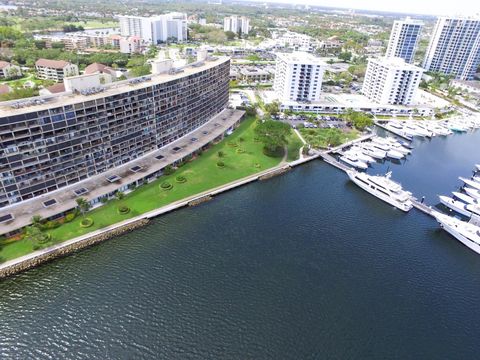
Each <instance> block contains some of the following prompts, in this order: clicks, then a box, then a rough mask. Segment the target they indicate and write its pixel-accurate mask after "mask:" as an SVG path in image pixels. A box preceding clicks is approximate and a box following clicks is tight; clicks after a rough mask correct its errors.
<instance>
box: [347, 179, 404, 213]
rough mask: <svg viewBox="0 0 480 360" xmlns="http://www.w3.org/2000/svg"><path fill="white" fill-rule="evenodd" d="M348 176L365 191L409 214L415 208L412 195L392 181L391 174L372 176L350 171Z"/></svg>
mask: <svg viewBox="0 0 480 360" xmlns="http://www.w3.org/2000/svg"><path fill="white" fill-rule="evenodd" d="M347 175H348V177H349V178H350V180H352V181H353V182H354V183H355V184H357V185H358V186H359V187H361V188H362V189H363V190H365V191H367V192H369V193H370V194H372V195H374V196H376V197H377V198H379V199H380V200H383V201H385V202H386V203H388V204H390V205H393V206H395V207H396V208H398V209H400V210H402V211H405V212H408V211H410V209H411V208H412V207H413V205H412V201H411V198H412V194H411V193H410V192H408V191H405V190H403V189H402V186H401V185H400V184H398V183H396V182H395V181H393V180H391V179H390V177H391V175H392V173H391V172H388V173H387V174H386V175H385V176H372V175H368V174H366V173H360V172H357V171H355V170H348V171H347Z"/></svg>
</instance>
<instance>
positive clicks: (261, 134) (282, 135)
mask: <svg viewBox="0 0 480 360" xmlns="http://www.w3.org/2000/svg"><path fill="white" fill-rule="evenodd" d="M290 133H291V128H290V125H288V124H285V123H283V122H280V121H275V120H265V121H262V122H260V123H259V124H258V125H257V127H256V128H255V134H256V136H257V139H258V140H259V141H260V142H262V143H263V145H264V150H265V152H266V154H271V155H273V154H277V153H278V152H279V150H281V149H282V148H283V147H284V146H285V145H287V144H288V140H287V137H288V135H290Z"/></svg>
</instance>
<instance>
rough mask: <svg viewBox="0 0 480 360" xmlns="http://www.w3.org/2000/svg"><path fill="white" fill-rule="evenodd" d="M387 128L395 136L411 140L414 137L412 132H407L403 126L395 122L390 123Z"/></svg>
mask: <svg viewBox="0 0 480 360" xmlns="http://www.w3.org/2000/svg"><path fill="white" fill-rule="evenodd" d="M385 128H386V129H387V130H388V131H390V132H392V133H394V134H395V135H398V136H402V137H406V138H411V137H412V136H413V135H414V134H413V133H412V132H409V131H406V130H405V129H404V128H403V125H402V124H399V123H397V122H393V121H390V122H389V123H388V124H387V125H385Z"/></svg>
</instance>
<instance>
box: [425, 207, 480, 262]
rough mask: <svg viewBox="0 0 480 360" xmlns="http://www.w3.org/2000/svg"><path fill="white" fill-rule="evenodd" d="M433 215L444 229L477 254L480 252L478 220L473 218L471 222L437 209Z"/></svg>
mask: <svg viewBox="0 0 480 360" xmlns="http://www.w3.org/2000/svg"><path fill="white" fill-rule="evenodd" d="M433 216H434V217H435V219H437V221H438V223H439V224H440V227H441V228H442V229H444V230H445V231H447V232H448V233H450V234H451V235H452V236H453V237H454V238H455V239H457V240H458V241H460V242H461V243H462V244H464V245H466V246H468V247H469V248H470V249H472V250H473V251H475V252H476V253H477V254H480V227H479V226H478V225H477V224H478V222H477V224H476V223H475V221H472V220H470V222H466V221H462V220H459V219H457V218H454V217H452V216H448V215H444V214H441V213H439V212H437V211H434V212H433Z"/></svg>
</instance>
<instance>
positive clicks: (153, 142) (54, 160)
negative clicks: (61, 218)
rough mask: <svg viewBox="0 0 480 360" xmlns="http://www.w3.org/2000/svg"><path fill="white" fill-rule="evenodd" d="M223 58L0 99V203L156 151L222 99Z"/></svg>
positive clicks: (214, 110)
mask: <svg viewBox="0 0 480 360" xmlns="http://www.w3.org/2000/svg"><path fill="white" fill-rule="evenodd" d="M229 72H230V61H229V59H228V58H213V59H207V61H202V62H197V63H195V64H191V65H188V66H185V67H183V68H181V69H179V68H177V69H173V68H170V69H167V71H166V72H165V73H163V74H158V75H153V76H151V77H143V78H138V79H133V80H126V81H122V82H117V83H113V84H111V85H109V86H102V87H94V88H89V89H87V90H82V91H81V93H78V92H75V91H73V92H72V91H70V92H66V93H63V94H57V95H56V96H50V97H49V98H45V97H43V98H42V97H39V98H32V99H24V100H20V101H15V102H9V103H0V139H1V142H0V208H2V207H6V206H9V205H13V204H16V203H19V202H23V201H25V200H28V199H32V198H35V197H37V196H39V195H42V194H46V193H50V192H52V191H55V190H59V189H62V188H65V187H67V186H70V185H74V184H77V183H79V182H81V181H82V180H84V179H89V178H90V177H92V176H95V175H98V174H102V173H104V172H106V171H108V170H109V169H113V168H116V167H118V166H121V165H122V164H126V163H128V162H130V161H132V160H134V159H137V158H139V157H142V156H143V155H145V154H148V153H149V152H152V151H154V150H157V149H160V148H162V147H164V146H166V145H167V144H169V143H171V142H173V141H175V140H177V139H179V138H181V137H182V136H184V135H186V134H188V133H190V132H192V131H194V130H195V129H197V128H199V127H200V126H202V125H204V124H205V123H207V122H208V121H209V120H210V119H212V117H214V116H215V115H217V114H219V113H220V112H222V110H224V109H225V108H226V107H227V104H228V79H229Z"/></svg>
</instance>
